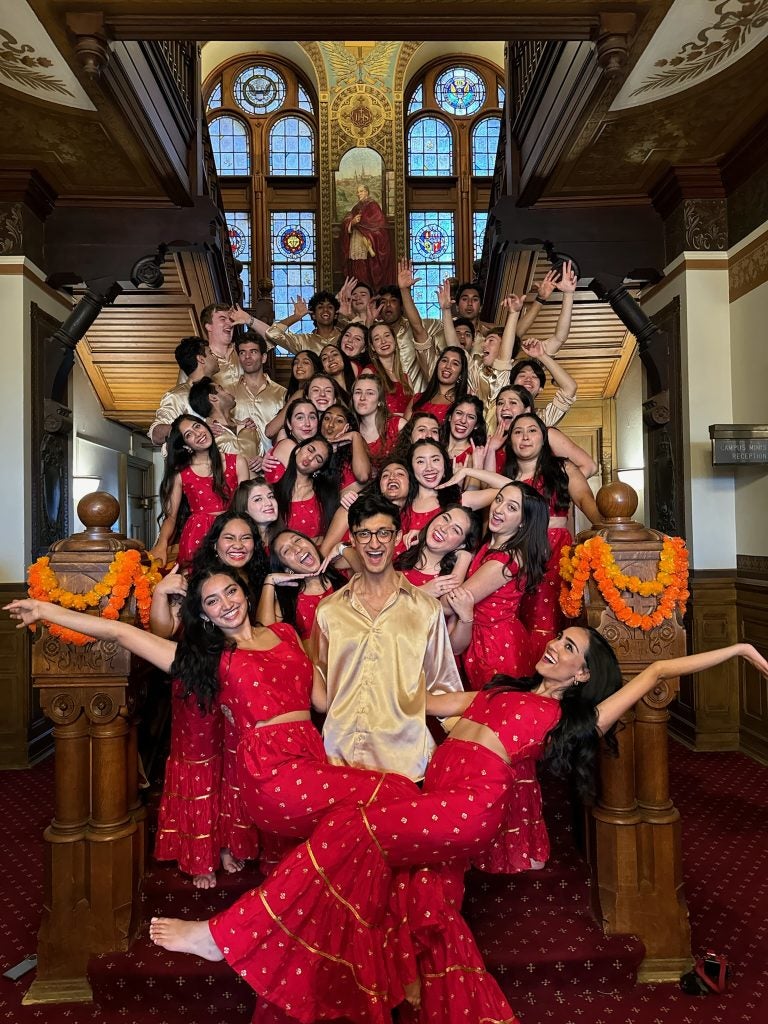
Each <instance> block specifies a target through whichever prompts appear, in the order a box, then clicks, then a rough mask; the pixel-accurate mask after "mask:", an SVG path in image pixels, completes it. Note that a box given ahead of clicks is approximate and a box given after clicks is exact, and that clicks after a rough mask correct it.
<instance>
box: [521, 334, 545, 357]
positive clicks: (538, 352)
mask: <svg viewBox="0 0 768 1024" xmlns="http://www.w3.org/2000/svg"><path fill="white" fill-rule="evenodd" d="M520 345H521V346H522V348H523V349H524V350H525V352H526V354H527V355H529V356H531V358H533V359H540V358H541V357H542V356H545V355H546V354H547V352H546V349H545V348H544V342H543V341H542V340H541V338H523V340H522V341H521V342H520Z"/></svg>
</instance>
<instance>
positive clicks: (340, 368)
mask: <svg viewBox="0 0 768 1024" xmlns="http://www.w3.org/2000/svg"><path fill="white" fill-rule="evenodd" d="M320 362H321V363H322V364H323V369H324V370H325V372H326V373H329V374H330V375H331V376H332V377H335V376H336V374H337V373H343V372H344V360H343V359H342V358H341V352H340V351H339V349H338V348H337V347H336V346H335V345H326V346H325V348H324V349H323V351H322V352H321V353H320Z"/></svg>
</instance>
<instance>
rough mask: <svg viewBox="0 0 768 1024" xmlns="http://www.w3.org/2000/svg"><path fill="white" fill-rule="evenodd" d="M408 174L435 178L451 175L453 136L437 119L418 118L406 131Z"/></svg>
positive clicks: (446, 126)
mask: <svg viewBox="0 0 768 1024" xmlns="http://www.w3.org/2000/svg"><path fill="white" fill-rule="evenodd" d="M408 173H409V174H412V175H418V176H422V177H430V178H437V177H442V176H443V175H445V174H453V135H452V134H451V129H450V128H449V127H448V125H447V124H446V123H445V121H441V120H440V118H437V117H426V116H425V117H419V118H418V119H417V120H415V121H413V123H412V124H411V126H410V128H409V129H408Z"/></svg>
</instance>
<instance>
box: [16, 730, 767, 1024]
mask: <svg viewBox="0 0 768 1024" xmlns="http://www.w3.org/2000/svg"><path fill="white" fill-rule="evenodd" d="M671 766H672V783H673V794H674V797H675V802H676V803H677V806H678V807H679V808H680V811H681V813H682V815H683V850H684V859H685V864H684V873H685V879H686V894H687V898H688V903H689V907H690V911H691V923H692V929H693V941H694V946H695V948H696V949H697V950H703V949H705V948H707V947H708V946H712V947H713V948H714V949H716V950H717V951H718V952H724V953H726V954H727V955H728V957H729V958H730V960H731V962H732V963H733V965H734V980H733V986H732V989H731V991H730V992H729V993H728V994H727V995H725V996H722V997H714V996H712V997H708V998H698V999H697V998H695V997H692V996H686V995H684V994H683V993H682V992H680V991H679V989H677V988H676V986H668V985H664V986H634V985H632V976H633V972H634V970H635V968H636V966H637V963H638V961H639V958H640V957H641V955H642V951H641V948H640V946H639V944H638V943H637V942H636V941H635V940H634V939H632V938H630V937H614V938H611V939H606V938H604V937H603V936H602V934H601V932H600V930H599V929H598V928H597V926H596V925H595V923H594V921H593V919H592V918H591V916H590V914H589V909H588V899H587V887H586V883H585V881H584V876H583V871H582V869H581V864H580V861H579V858H578V855H577V854H575V852H574V851H573V849H572V847H571V846H570V844H569V842H568V830H567V824H568V821H569V816H570V812H569V811H568V810H567V809H565V810H563V811H558V809H557V808H555V809H554V811H553V809H552V807H551V806H550V814H549V819H550V822H551V825H552V832H553V853H554V856H553V861H552V862H551V865H550V866H549V867H548V868H547V869H545V871H543V872H540V873H537V874H536V875H530V876H527V877H525V878H519V879H516V880H513V881H512V882H510V880H508V879H500V878H492V877H489V876H484V875H476V876H474V877H473V878H472V879H471V880H470V885H469V887H468V901H467V908H466V909H467V915H468V917H470V918H471V920H472V923H473V927H474V928H475V931H476V934H477V936H478V939H479V941H480V945H481V947H482V948H483V951H484V953H485V955H486V958H487V961H488V964H489V966H491V967H492V969H493V970H494V971H495V972H496V973H497V976H498V978H499V980H500V982H501V984H502V986H503V987H504V989H505V991H506V992H507V994H508V995H509V997H510V1000H511V1002H512V1004H513V1006H514V1007H515V1009H516V1010H517V1011H518V1013H519V1015H520V1017H521V1019H522V1021H523V1024H618V1022H623V1021H626V1022H627V1024H673V1022H674V1024H678V1022H679V1024H699V1022H701V1024H704V1022H712V1024H750V1022H755V1024H758V1022H762V1021H766V1020H768V955H766V942H767V941H768V923H766V922H767V921H768V767H763V766H760V765H757V764H755V763H754V762H752V761H750V760H749V759H748V758H745V757H742V756H741V755H737V754H717V755H715V754H692V753H690V752H689V751H686V750H684V749H682V748H680V747H679V746H677V745H676V744H672V750H671ZM51 782H52V764H51V763H50V762H48V763H46V764H43V765H40V766H38V767H37V768H34V769H32V770H30V771H28V772H5V773H2V774H0V796H1V797H2V806H3V809H4V811H5V828H4V829H3V831H2V832H0V856H2V860H3V865H4V868H5V872H6V885H5V886H3V892H2V895H0V905H1V906H2V920H3V929H2V932H1V933H0V971H4V970H6V969H7V967H9V966H11V965H13V964H15V963H17V962H18V961H19V960H21V959H22V958H23V957H24V956H26V955H27V954H28V953H30V952H33V951H34V948H35V933H36V930H37V926H38V921H39V914H40V907H41V888H42V875H43V861H42V857H43V843H42V838H41V836H42V830H43V828H44V827H45V825H46V824H47V823H48V821H49V820H50V816H51V793H52V785H51ZM250 879H251V884H252V882H253V880H255V876H254V875H251V876H250ZM242 887H243V880H242V879H237V880H236V881H232V882H222V885H221V886H220V887H219V888H218V889H217V890H214V891H212V892H210V893H196V892H194V891H193V890H191V888H190V887H188V884H185V885H184V886H180V885H179V884H178V882H177V880H176V876H175V875H174V873H173V872H172V871H171V870H170V869H169V868H167V867H162V868H159V867H158V868H156V869H155V870H153V872H152V873H151V875H150V877H148V879H147V883H146V886H145V905H146V908H147V914H146V916H147V917H149V915H150V914H151V913H154V912H156V911H159V912H162V913H169V912H171V911H172V912H174V913H183V914H185V915H189V916H195V917H203V916H208V915H209V914H210V913H212V912H213V911H214V910H216V909H218V908H219V907H221V906H222V905H224V904H225V903H226V902H228V901H229V900H230V899H231V898H232V897H233V896H234V895H235V894H236V893H237V892H239V891H240V890H241V888H242ZM91 977H92V981H93V983H94V988H95V990H96V992H97V995H98V1003H97V1004H96V1005H90V1006H59V1007H49V1006H32V1007H22V1006H21V997H22V995H23V993H24V992H25V991H26V989H27V988H28V987H29V984H30V982H31V980H32V978H33V974H32V973H30V974H27V975H25V976H24V978H22V979H20V980H19V981H17V982H11V981H9V980H8V979H5V978H3V979H1V980H0V1021H9V1022H13V1024H15V1022H20V1024H26V1022H30V1024H33V1022H35V1024H53V1022H56V1024H59V1022H66V1024H85V1022H92V1024H118V1022H120V1024H125V1022H137V1024H138V1022H142V1024H143V1022H145V1021H146V1022H152V1024H237V1022H239V1021H242V1022H245V1021H248V1020H249V1018H250V1014H251V1012H252V1007H253V999H252V995H251V993H250V991H249V990H248V989H247V988H246V987H245V986H244V985H243V984H242V983H241V982H239V981H238V980H237V979H236V978H235V977H234V976H233V975H232V973H231V972H230V971H229V969H228V968H226V967H224V966H221V965H211V964H203V963H202V962H200V961H196V960H193V959H192V958H188V957H181V956H176V955H173V954H167V953H163V952H161V951H159V950H156V949H154V948H153V947H151V946H150V945H149V943H148V942H146V940H144V939H143V940H141V941H140V942H139V943H137V944H136V945H135V946H134V948H133V949H132V950H131V952H130V953H129V954H115V955H106V956H104V957H100V958H97V959H95V960H94V961H93V962H92V965H91ZM447 1024H448V1022H447Z"/></svg>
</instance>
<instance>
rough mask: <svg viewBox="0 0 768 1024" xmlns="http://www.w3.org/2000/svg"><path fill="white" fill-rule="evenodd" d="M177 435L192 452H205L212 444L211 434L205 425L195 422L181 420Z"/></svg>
mask: <svg viewBox="0 0 768 1024" xmlns="http://www.w3.org/2000/svg"><path fill="white" fill-rule="evenodd" d="M179 433H180V434H181V437H182V440H183V441H184V444H185V445H186V447H187V448H189V450H190V451H192V452H207V451H208V449H209V448H210V447H211V445H212V444H213V434H212V433H211V432H210V430H209V429H208V427H207V426H206V425H205V423H198V422H197V420H182V421H181V423H180V424H179Z"/></svg>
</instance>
